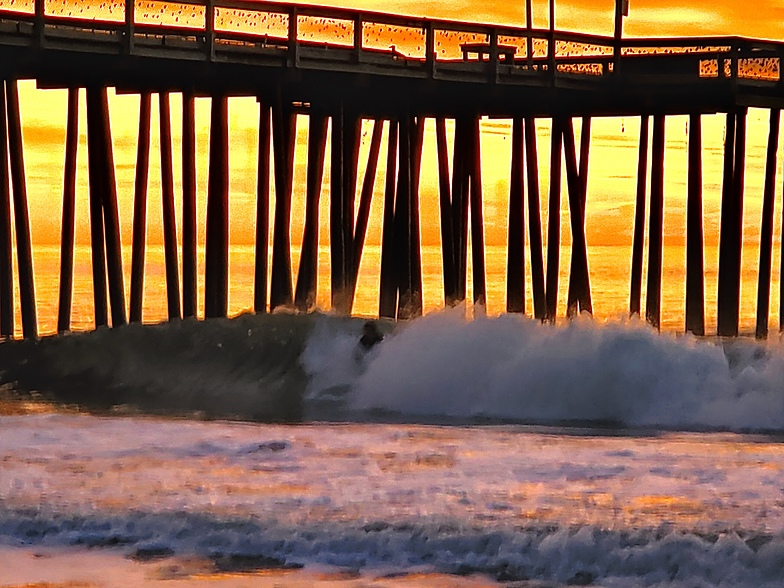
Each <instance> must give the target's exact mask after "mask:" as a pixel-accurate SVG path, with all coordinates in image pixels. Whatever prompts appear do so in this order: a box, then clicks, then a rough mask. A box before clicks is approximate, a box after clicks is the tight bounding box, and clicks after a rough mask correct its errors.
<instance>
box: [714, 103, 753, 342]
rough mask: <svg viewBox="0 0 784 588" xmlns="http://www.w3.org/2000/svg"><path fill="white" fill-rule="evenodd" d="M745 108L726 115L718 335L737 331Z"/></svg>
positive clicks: (734, 333) (744, 159)
mask: <svg viewBox="0 0 784 588" xmlns="http://www.w3.org/2000/svg"><path fill="white" fill-rule="evenodd" d="M746 114H747V111H746V109H742V110H741V111H739V112H737V113H735V114H733V113H730V114H728V115H727V139H726V144H725V146H724V149H725V155H724V186H723V189H722V199H721V235H720V242H719V293H718V335H719V336H720V337H734V336H737V334H738V322H739V314H740V270H741V249H742V247H743V190H744V179H745V168H746Z"/></svg>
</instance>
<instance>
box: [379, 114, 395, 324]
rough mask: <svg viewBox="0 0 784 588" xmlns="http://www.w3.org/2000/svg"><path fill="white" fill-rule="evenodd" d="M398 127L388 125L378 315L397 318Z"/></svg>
mask: <svg viewBox="0 0 784 588" xmlns="http://www.w3.org/2000/svg"><path fill="white" fill-rule="evenodd" d="M398 128H399V124H398V121H396V120H391V121H389V133H388V139H387V162H386V169H385V172H384V173H385V181H384V214H383V220H382V236H381V271H380V276H379V282H380V286H379V300H378V314H379V316H381V317H384V318H395V316H396V312H397V311H396V308H397V281H396V267H395V243H394V241H395V194H396V192H397V144H398Z"/></svg>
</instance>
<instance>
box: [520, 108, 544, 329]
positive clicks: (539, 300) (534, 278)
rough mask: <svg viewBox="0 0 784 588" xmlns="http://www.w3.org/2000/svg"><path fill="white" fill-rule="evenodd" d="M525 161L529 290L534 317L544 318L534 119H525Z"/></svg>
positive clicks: (540, 225)
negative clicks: (529, 262) (529, 250)
mask: <svg viewBox="0 0 784 588" xmlns="http://www.w3.org/2000/svg"><path fill="white" fill-rule="evenodd" d="M525 156H526V158H525V161H526V171H527V179H528V234H529V237H528V241H529V244H530V247H531V290H532V292H533V299H534V318H536V319H538V320H544V319H545V317H546V315H547V306H546V300H545V286H544V261H543V259H542V251H543V249H542V247H543V246H542V214H541V207H540V201H539V158H538V150H537V146H536V120H534V119H533V118H526V119H525Z"/></svg>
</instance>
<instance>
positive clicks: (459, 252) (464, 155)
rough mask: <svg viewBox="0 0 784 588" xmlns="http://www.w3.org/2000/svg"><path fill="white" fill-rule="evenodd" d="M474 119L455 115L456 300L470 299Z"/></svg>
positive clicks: (453, 218) (453, 157)
mask: <svg viewBox="0 0 784 588" xmlns="http://www.w3.org/2000/svg"><path fill="white" fill-rule="evenodd" d="M470 137H471V121H470V119H468V118H466V117H465V116H459V117H457V118H456V119H455V137H454V147H453V154H452V159H453V162H452V235H453V239H454V244H455V245H454V256H455V265H456V269H457V271H456V276H457V280H456V282H455V283H456V290H455V301H456V302H463V301H464V300H465V299H466V275H467V265H468V264H467V257H468V208H469V206H468V205H469V191H470V181H469V180H470V177H469V176H470V165H471V159H470V153H469V143H470Z"/></svg>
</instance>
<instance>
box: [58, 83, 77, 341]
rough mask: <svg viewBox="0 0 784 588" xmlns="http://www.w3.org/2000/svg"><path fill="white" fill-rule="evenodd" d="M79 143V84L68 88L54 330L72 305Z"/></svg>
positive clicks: (67, 319)
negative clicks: (58, 272) (77, 152)
mask: <svg viewBox="0 0 784 588" xmlns="http://www.w3.org/2000/svg"><path fill="white" fill-rule="evenodd" d="M78 145H79V88H69V89H68V115H67V122H66V130H65V170H64V173H63V213H62V219H63V220H62V235H61V239H60V296H59V307H58V313H57V332H58V333H66V332H68V331H70V330H71V309H72V306H73V267H74V231H75V220H76V216H75V210H76V150H77V148H78Z"/></svg>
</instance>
